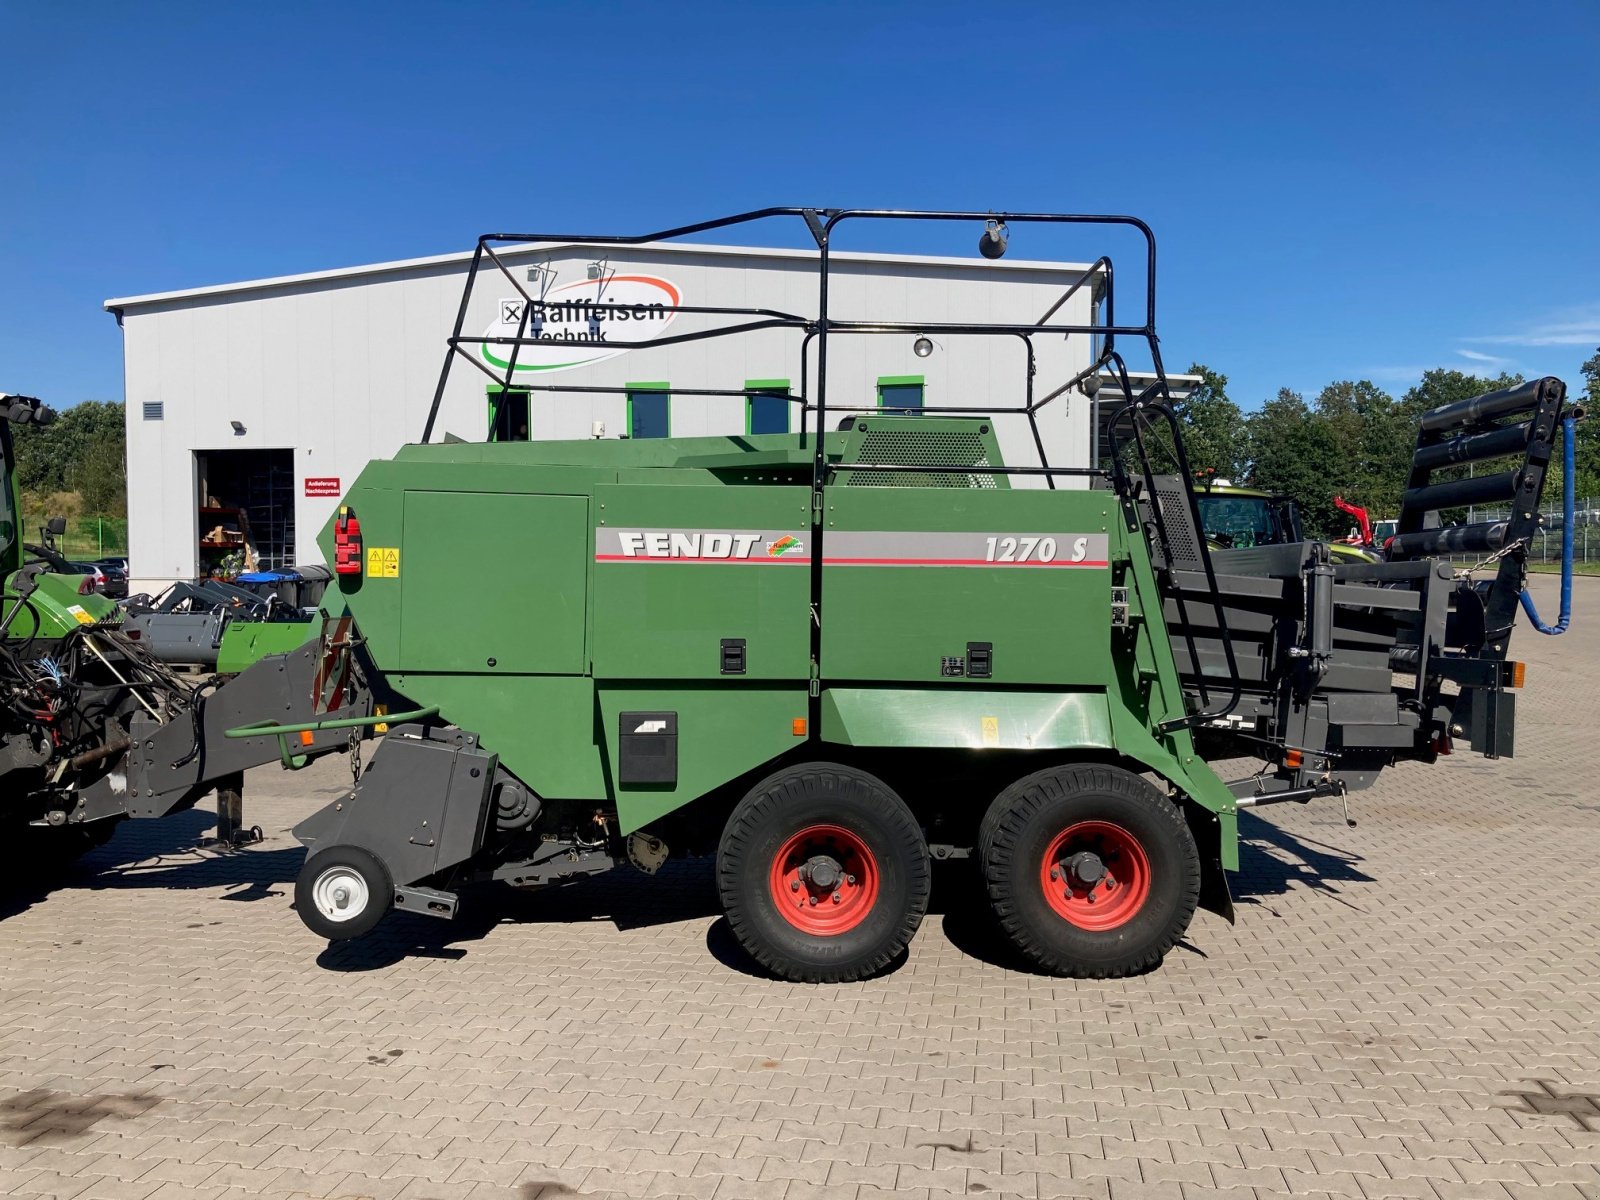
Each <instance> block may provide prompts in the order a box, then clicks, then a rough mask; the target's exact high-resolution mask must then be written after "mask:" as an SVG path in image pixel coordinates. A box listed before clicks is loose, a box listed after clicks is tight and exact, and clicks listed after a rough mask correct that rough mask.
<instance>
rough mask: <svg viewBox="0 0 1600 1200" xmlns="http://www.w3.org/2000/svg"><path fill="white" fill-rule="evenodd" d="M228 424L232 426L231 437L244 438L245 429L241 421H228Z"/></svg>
mask: <svg viewBox="0 0 1600 1200" xmlns="http://www.w3.org/2000/svg"><path fill="white" fill-rule="evenodd" d="M228 424H229V425H232V426H233V436H234V437H243V436H244V434H245V429H244V422H243V421H229V422H228Z"/></svg>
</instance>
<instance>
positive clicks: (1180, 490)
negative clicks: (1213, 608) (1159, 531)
mask: <svg viewBox="0 0 1600 1200" xmlns="http://www.w3.org/2000/svg"><path fill="white" fill-rule="evenodd" d="M1155 483H1156V503H1158V504H1159V505H1161V515H1162V516H1163V517H1164V518H1165V523H1166V527H1167V536H1168V537H1169V538H1171V539H1172V557H1173V559H1174V560H1175V561H1173V562H1171V563H1169V564H1168V565H1169V566H1171V567H1172V568H1173V569H1174V570H1178V571H1198V570H1200V569H1201V568H1202V567H1203V566H1204V565H1205V564H1204V563H1203V562H1202V561H1201V558H1200V535H1199V533H1198V532H1197V531H1196V530H1195V527H1194V516H1193V514H1192V513H1190V511H1189V496H1188V493H1187V492H1186V491H1185V489H1184V486H1183V480H1181V479H1179V478H1178V477H1177V476H1176V475H1157V476H1156V477H1155Z"/></svg>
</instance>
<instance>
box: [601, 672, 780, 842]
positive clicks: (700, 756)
mask: <svg viewBox="0 0 1600 1200" xmlns="http://www.w3.org/2000/svg"><path fill="white" fill-rule="evenodd" d="M659 710H670V711H673V712H676V713H677V714H678V782H677V784H676V786H668V785H665V784H635V785H631V786H629V785H625V786H621V787H618V788H617V789H616V795H615V800H616V804H617V821H618V824H619V826H620V830H619V831H620V832H621V833H624V834H626V833H632V832H633V831H634V830H635V829H639V828H642V827H643V826H645V825H648V824H649V823H650V822H651V821H654V820H656V819H657V818H659V817H663V816H665V815H666V814H668V813H670V812H672V811H673V810H674V809H678V808H682V807H683V806H684V805H685V804H688V803H689V802H690V801H692V800H698V799H699V798H700V797H701V796H703V795H705V794H706V793H707V792H709V791H711V790H713V789H714V788H718V787H720V786H722V785H723V784H725V783H727V782H728V781H729V780H730V779H736V778H738V777H739V776H740V775H743V774H744V773H745V772H747V771H753V770H755V769H756V768H758V767H760V766H761V765H762V764H763V763H767V762H770V761H771V760H772V759H774V758H776V757H777V756H778V755H780V754H782V753H784V752H785V751H786V750H792V749H793V748H794V747H795V745H796V744H797V743H803V742H804V738H803V737H799V736H796V734H795V732H794V721H795V719H796V718H797V717H798V718H804V717H805V715H806V689H805V687H804V685H795V686H790V687H781V686H776V685H774V686H762V685H759V684H756V685H743V684H741V685H727V686H722V687H617V686H613V685H610V684H602V685H601V687H600V713H601V718H602V722H603V728H604V732H605V738H606V748H607V751H608V754H609V757H610V761H611V762H613V763H615V762H616V760H617V735H618V733H619V724H618V718H619V716H620V714H622V713H625V712H652V711H659Z"/></svg>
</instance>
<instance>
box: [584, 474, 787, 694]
mask: <svg viewBox="0 0 1600 1200" xmlns="http://www.w3.org/2000/svg"><path fill="white" fill-rule="evenodd" d="M595 495H596V497H597V498H598V501H599V505H598V508H597V509H596V512H597V517H596V522H595V523H596V525H597V526H598V527H599V528H602V529H617V528H619V527H620V528H626V529H667V528H679V529H712V530H715V529H732V528H743V529H762V530H765V531H768V532H770V533H773V534H778V533H786V534H792V535H797V536H798V538H799V540H800V541H801V543H802V545H803V542H804V539H805V537H806V531H807V529H808V527H809V524H810V522H809V518H808V514H809V513H810V504H811V489H810V488H805V487H782V486H773V487H746V486H740V485H733V486H728V487H679V488H671V489H668V490H663V489H662V488H660V487H647V486H644V485H642V484H622V485H617V486H602V487H599V488H598V489H596V492H595ZM768 540H769V541H770V540H771V539H768ZM810 602H811V574H810V572H809V571H808V570H807V569H806V566H805V562H804V560H803V559H801V560H799V561H791V562H786V563H782V564H778V563H767V564H762V565H760V566H747V565H739V564H734V563H729V564H728V565H726V566H724V565H716V566H709V565H704V564H693V563H671V562H668V563H641V562H638V561H621V562H618V561H610V562H601V561H596V562H595V565H594V674H595V678H597V679H717V678H720V677H721V661H720V651H721V643H722V640H723V639H724V638H743V639H745V642H746V649H747V654H748V661H747V666H746V670H745V678H747V679H788V680H799V681H804V680H806V679H808V678H809V677H810V653H811V643H810V627H809V624H808V619H807V614H808V612H809V606H810ZM802 715H803V714H802Z"/></svg>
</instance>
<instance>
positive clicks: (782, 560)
mask: <svg viewBox="0 0 1600 1200" xmlns="http://www.w3.org/2000/svg"><path fill="white" fill-rule="evenodd" d="M594 560H595V562H620V563H731V564H733V565H735V566H739V565H744V566H751V565H756V566H763V567H764V566H769V565H776V566H798V565H800V564H806V565H808V566H809V565H810V563H811V560H810V559H809V558H802V557H789V556H783V557H777V558H767V557H766V556H765V555H763V556H762V557H761V558H694V557H692V556H690V555H687V554H680V555H677V556H675V557H671V558H667V557H663V556H661V555H656V556H654V557H652V556H650V555H648V554H596V555H595V556H594Z"/></svg>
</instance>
